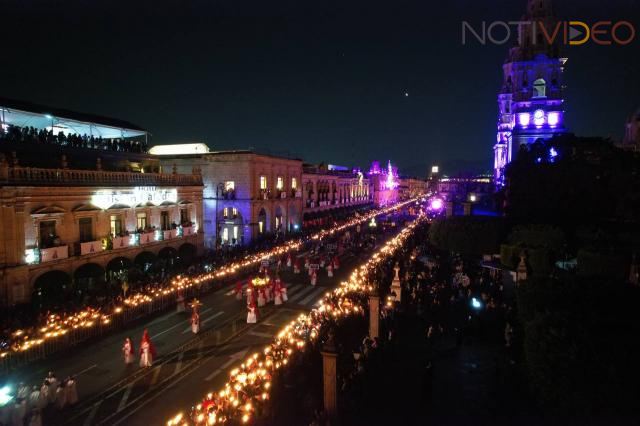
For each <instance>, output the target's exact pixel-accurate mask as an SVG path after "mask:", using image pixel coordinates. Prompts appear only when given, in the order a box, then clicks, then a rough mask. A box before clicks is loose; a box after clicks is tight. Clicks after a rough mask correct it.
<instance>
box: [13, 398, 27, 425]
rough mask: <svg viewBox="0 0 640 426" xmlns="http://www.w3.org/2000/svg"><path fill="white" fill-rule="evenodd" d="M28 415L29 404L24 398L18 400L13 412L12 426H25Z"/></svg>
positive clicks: (14, 404)
mask: <svg viewBox="0 0 640 426" xmlns="http://www.w3.org/2000/svg"><path fill="white" fill-rule="evenodd" d="M26 415H27V402H26V401H25V400H24V399H22V398H16V400H15V402H14V403H13V407H12V410H11V425H12V426H23V425H24V418H25V417H26Z"/></svg>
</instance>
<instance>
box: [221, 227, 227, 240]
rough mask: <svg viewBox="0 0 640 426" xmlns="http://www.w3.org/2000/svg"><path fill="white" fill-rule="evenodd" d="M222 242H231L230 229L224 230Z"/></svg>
mask: <svg viewBox="0 0 640 426" xmlns="http://www.w3.org/2000/svg"><path fill="white" fill-rule="evenodd" d="M222 241H224V242H227V241H229V228H224V229H223V230H222Z"/></svg>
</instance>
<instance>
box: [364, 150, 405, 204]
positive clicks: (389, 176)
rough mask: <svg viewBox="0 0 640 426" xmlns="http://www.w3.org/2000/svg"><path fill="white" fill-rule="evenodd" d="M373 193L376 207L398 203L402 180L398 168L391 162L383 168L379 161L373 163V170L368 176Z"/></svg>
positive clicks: (370, 170)
mask: <svg viewBox="0 0 640 426" xmlns="http://www.w3.org/2000/svg"><path fill="white" fill-rule="evenodd" d="M367 176H368V177H369V182H370V183H371V187H372V191H373V203H374V204H375V206H376V207H381V206H386V205H389V204H393V203H396V202H397V201H398V199H399V195H398V193H399V191H398V187H399V185H400V179H399V177H398V168H397V167H394V166H392V165H391V161H389V162H388V163H387V166H386V167H381V166H380V162H379V161H374V162H373V163H371V168H370V169H369V173H368V175H367Z"/></svg>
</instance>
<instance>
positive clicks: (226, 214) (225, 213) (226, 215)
mask: <svg viewBox="0 0 640 426" xmlns="http://www.w3.org/2000/svg"><path fill="white" fill-rule="evenodd" d="M222 216H224V217H225V218H227V217H229V208H228V207H225V208H224V209H222Z"/></svg>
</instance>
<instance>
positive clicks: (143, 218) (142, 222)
mask: <svg viewBox="0 0 640 426" xmlns="http://www.w3.org/2000/svg"><path fill="white" fill-rule="evenodd" d="M146 227H147V214H146V213H145V212H142V213H138V214H137V215H136V229H142V230H144V229H145V228H146Z"/></svg>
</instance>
